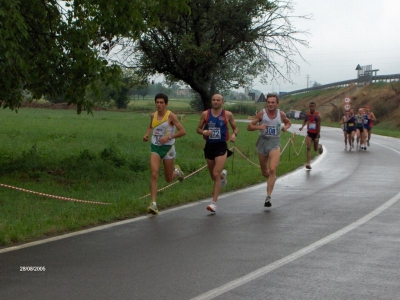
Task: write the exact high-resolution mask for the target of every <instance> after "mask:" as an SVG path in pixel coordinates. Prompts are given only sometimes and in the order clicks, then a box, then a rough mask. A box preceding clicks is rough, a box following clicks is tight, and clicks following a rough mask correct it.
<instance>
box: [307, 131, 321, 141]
mask: <svg viewBox="0 0 400 300" xmlns="http://www.w3.org/2000/svg"><path fill="white" fill-rule="evenodd" d="M307 136H309V137H310V138H311V140H313V141H315V139H319V138H320V137H321V136H320V134H319V133H312V132H309V131H307Z"/></svg>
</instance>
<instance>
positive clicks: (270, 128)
mask: <svg viewBox="0 0 400 300" xmlns="http://www.w3.org/2000/svg"><path fill="white" fill-rule="evenodd" d="M262 124H267V128H265V129H264V130H260V137H265V138H279V137H280V136H281V124H282V119H281V111H280V110H279V109H277V110H276V117H275V118H274V119H271V118H270V117H268V114H267V112H266V111H265V108H264V109H263V116H262V119H261V121H260V125H262Z"/></svg>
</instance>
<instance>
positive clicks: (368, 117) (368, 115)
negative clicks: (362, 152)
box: [364, 106, 376, 147]
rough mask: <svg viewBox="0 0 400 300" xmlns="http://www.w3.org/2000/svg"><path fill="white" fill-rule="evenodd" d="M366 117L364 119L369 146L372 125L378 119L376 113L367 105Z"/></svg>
mask: <svg viewBox="0 0 400 300" xmlns="http://www.w3.org/2000/svg"><path fill="white" fill-rule="evenodd" d="M365 115H366V117H365V119H364V128H365V129H366V131H367V132H366V133H365V135H366V137H365V138H366V140H367V146H368V147H369V140H370V139H371V132H372V127H373V126H374V121H376V117H375V115H374V113H373V112H372V111H371V109H370V107H369V106H366V107H365Z"/></svg>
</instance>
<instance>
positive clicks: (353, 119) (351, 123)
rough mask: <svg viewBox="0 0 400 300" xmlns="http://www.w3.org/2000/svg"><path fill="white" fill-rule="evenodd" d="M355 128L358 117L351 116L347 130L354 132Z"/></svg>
mask: <svg viewBox="0 0 400 300" xmlns="http://www.w3.org/2000/svg"><path fill="white" fill-rule="evenodd" d="M355 128H356V117H355V116H351V117H350V118H348V119H347V129H348V130H353V129H355Z"/></svg>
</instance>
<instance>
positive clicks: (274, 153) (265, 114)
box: [247, 94, 291, 207]
mask: <svg viewBox="0 0 400 300" xmlns="http://www.w3.org/2000/svg"><path fill="white" fill-rule="evenodd" d="M265 103H266V105H265V106H266V108H265V109H263V110H261V111H259V112H258V113H257V115H256V116H255V118H254V119H253V120H252V121H251V123H250V124H249V125H248V126H247V130H248V131H255V130H259V131H260V133H259V138H258V140H257V144H256V147H257V151H258V160H259V162H260V168H261V174H262V175H263V176H265V177H266V178H267V198H266V199H265V203H264V206H265V207H270V206H271V205H272V204H271V195H272V191H273V189H274V185H275V181H276V168H277V167H278V165H279V160H280V157H281V149H280V143H281V140H280V135H281V131H283V132H285V131H287V130H288V128H289V127H290V125H291V122H290V120H289V119H288V118H287V117H286V114H285V113H284V112H282V111H280V110H279V109H278V104H279V98H278V95H276V94H267V96H266V102H265ZM282 122H283V123H284V126H283V127H282Z"/></svg>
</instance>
